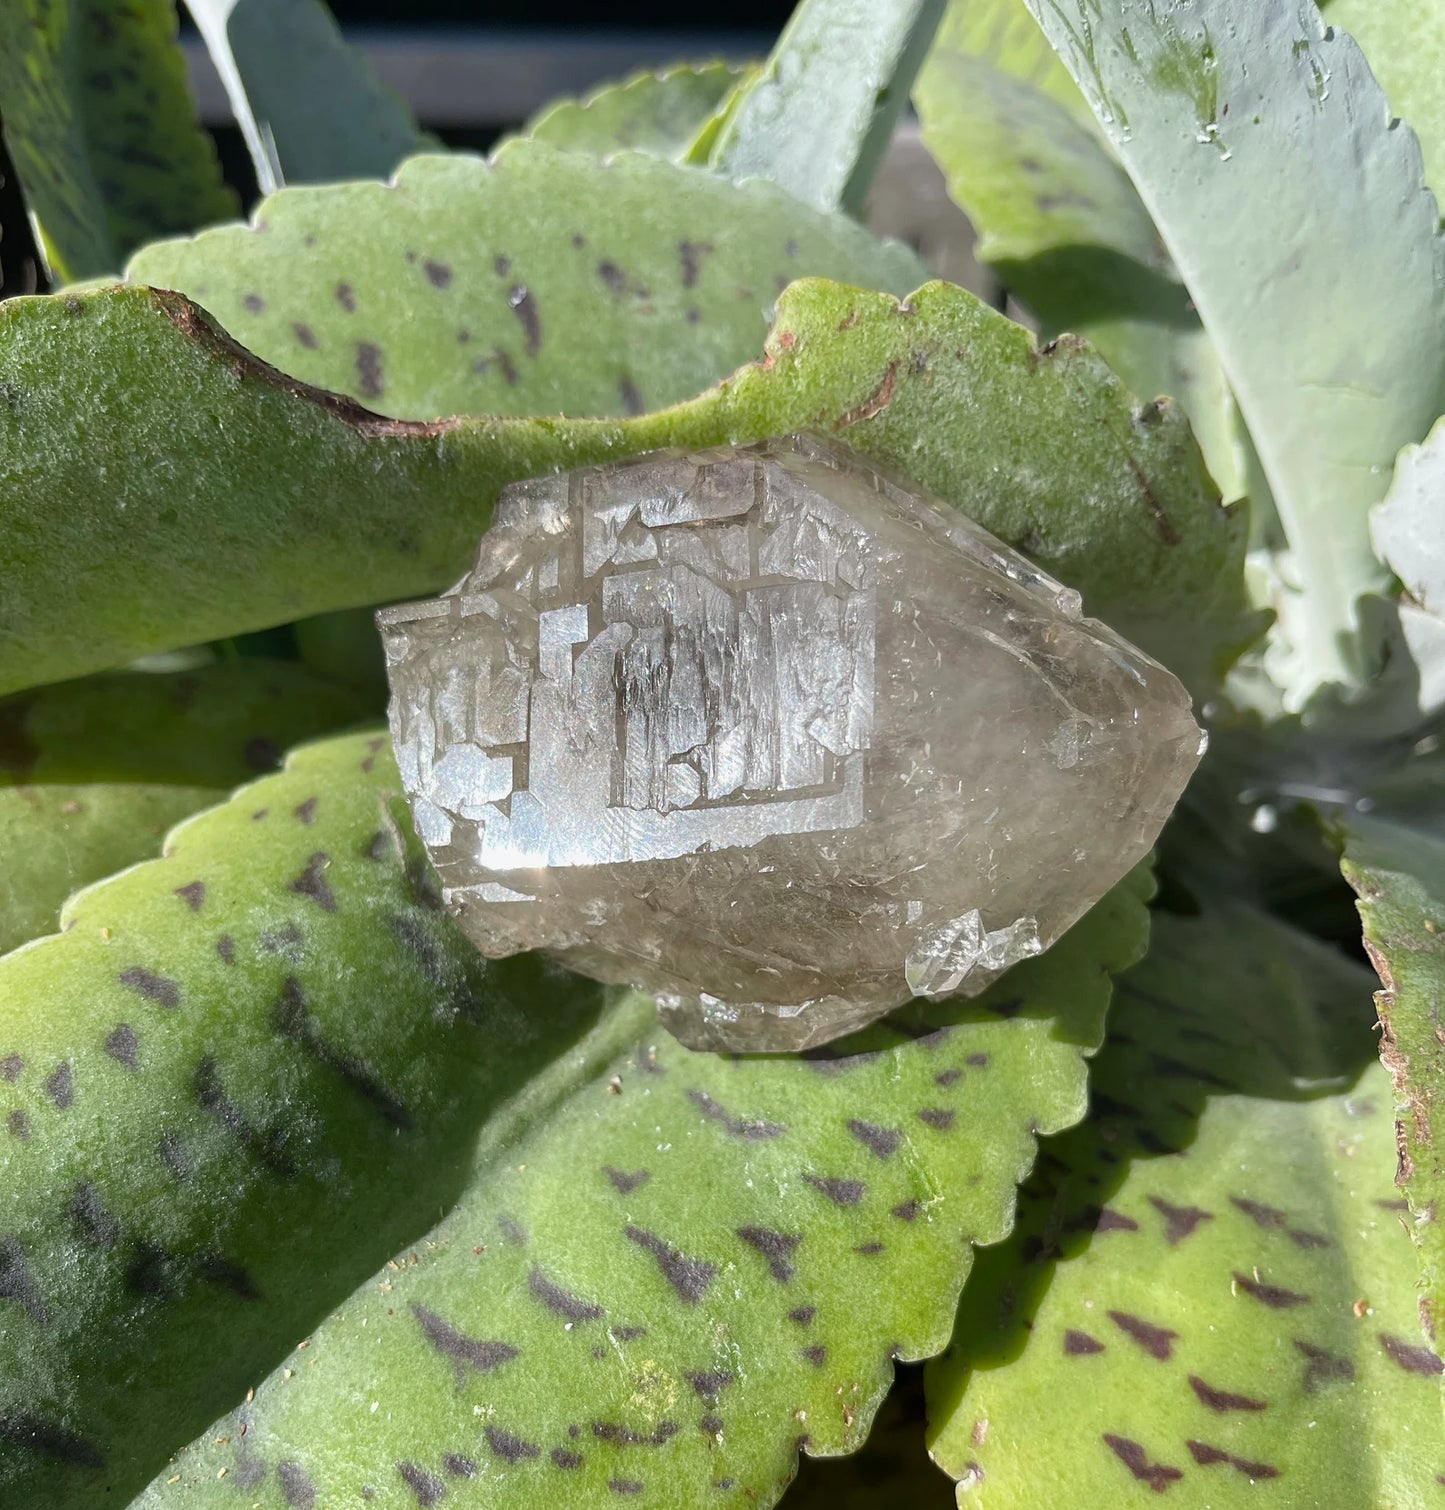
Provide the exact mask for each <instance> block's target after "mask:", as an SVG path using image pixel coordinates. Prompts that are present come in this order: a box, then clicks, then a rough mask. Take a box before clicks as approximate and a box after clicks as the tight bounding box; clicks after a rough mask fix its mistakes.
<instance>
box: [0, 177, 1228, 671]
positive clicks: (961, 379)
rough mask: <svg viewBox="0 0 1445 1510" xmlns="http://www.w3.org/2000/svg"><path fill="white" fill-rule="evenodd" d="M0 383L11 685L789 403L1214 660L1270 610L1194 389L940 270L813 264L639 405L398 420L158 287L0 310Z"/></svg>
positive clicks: (1181, 659) (349, 601) (408, 547)
mask: <svg viewBox="0 0 1445 1510" xmlns="http://www.w3.org/2000/svg"><path fill="white" fill-rule="evenodd" d="M632 161H636V162H642V161H644V159H641V158H636V159H632ZM664 166H665V165H664ZM604 171H605V170H604ZM298 192H300V191H298ZM381 192H385V191H381ZM799 213H800V214H801V213H803V212H799ZM860 234H861V233H860ZM543 318H544V319H545V313H544V316H543ZM559 344H560V343H559ZM558 366H559V368H561V367H565V363H562V362H561V361H560V360H559V362H558ZM79 373H84V375H85V381H84V384H81V383H80V382H79V381H78V380H77V378H76V375H77V374H79ZM0 382H3V383H4V384H5V385H6V390H5V391H7V392H10V393H13V394H15V395H17V396H18V397H17V400H16V402H15V403H13V404H12V405H10V406H6V407H0V492H3V495H4V496H5V498H6V500H7V505H6V512H5V514H4V516H3V518H0V575H3V577H4V580H5V583H6V592H5V594H4V596H3V598H0V688H3V689H5V690H8V689H13V688H15V687H21V686H25V685H33V684H35V683H38V682H43V681H47V680H53V679H56V678H59V677H64V676H71V675H77V674H79V673H81V672H84V671H88V670H91V669H95V668H96V667H98V666H101V665H105V664H106V663H116V662H120V661H124V660H127V659H130V658H133V657H135V656H137V655H142V654H145V653H147V652H150V651H155V650H160V649H164V648H166V647H170V646H176V645H182V644H193V643H196V642H197V641H199V640H204V639H211V638H217V637H220V636H223V635H228V634H235V633H238V632H240V631H242V630H246V629H257V628H261V627H263V626H265V625H267V624H274V623H278V622H282V621H286V620H290V619H294V618H296V617H297V616H298V615H299V614H308V613H320V612H325V611H329V610H333V609H339V608H344V607H348V606H360V605H362V604H366V603H375V602H380V601H384V600H387V599H395V598H399V597H402V596H405V595H416V594H419V593H425V592H435V591H438V590H440V589H442V588H444V587H446V586H447V585H449V584H450V583H451V582H453V581H455V580H456V578H457V577H458V576H459V575H461V573H462V572H463V571H465V570H466V568H467V566H468V564H469V562H470V560H471V557H472V555H473V552H474V549H475V541H476V537H477V536H478V535H479V534H480V533H481V531H482V530H483V529H484V528H485V527H486V525H487V522H488V518H489V516H490V512H491V505H492V500H493V499H494V497H495V496H496V492H497V489H498V488H499V487H500V486H501V485H502V484H503V483H504V482H507V481H509V480H511V479H514V478H519V477H528V476H535V475H536V474H537V473H539V472H544V471H547V470H548V469H550V468H555V467H565V466H578V465H583V464H587V463H592V462H598V461H603V460H608V459H613V458H620V457H623V456H628V455H633V454H636V453H637V452H640V451H646V450H651V449H656V448H657V447H660V446H669V445H680V446H693V447H702V446H710V445H718V444H721V443H725V442H730V441H744V440H749V439H759V438H763V437H766V436H769V435H779V434H784V433H787V432H788V431H791V430H798V429H816V430H822V431H825V432H831V433H833V434H834V435H836V436H838V437H839V438H841V439H845V440H846V441H847V442H848V443H849V444H851V445H852V446H854V447H855V448H856V449H857V450H858V451H860V452H861V453H862V454H864V455H866V456H867V457H869V458H870V459H871V460H873V461H874V462H876V463H878V464H881V465H883V466H885V467H889V468H892V469H894V470H897V471H899V472H902V473H904V474H905V475H907V476H910V477H911V478H912V479H913V480H914V481H915V482H917V483H918V484H920V485H922V486H923V487H925V488H929V489H931V490H932V491H933V492H934V493H936V494H937V495H938V496H939V497H940V498H942V499H945V500H947V501H948V502H950V503H952V504H954V505H955V506H957V507H959V508H960V509H962V510H963V511H964V512H965V513H966V514H968V515H969V516H970V517H972V518H974V519H976V520H978V521H979V522H980V523H982V524H983V525H985V526H986V527H987V528H989V529H991V530H993V531H994V533H995V534H997V535H999V536H1001V537H1002V538H1003V539H1005V540H1007V541H1009V542H1010V543H1011V544H1014V545H1016V546H1019V547H1020V548H1022V549H1023V550H1024V551H1026V552H1027V553H1028V554H1029V555H1031V556H1032V557H1034V558H1035V559H1036V560H1037V561H1038V562H1039V564H1040V565H1042V566H1043V567H1044V568H1045V569H1046V570H1048V571H1051V572H1053V573H1054V574H1055V575H1056V576H1058V577H1060V578H1061V579H1062V580H1064V581H1066V582H1068V583H1069V584H1070V585H1072V586H1074V587H1076V588H1078V589H1079V590H1080V591H1081V592H1082V593H1083V594H1084V596H1085V602H1086V606H1087V607H1088V609H1089V611H1090V612H1091V613H1094V614H1095V615H1097V616H1098V617H1100V618H1103V619H1104V620H1106V621H1107V622H1110V623H1112V624H1113V625H1114V626H1115V627H1116V628H1117V629H1119V630H1120V631H1121V632H1123V633H1125V634H1127V635H1130V636H1131V637H1132V638H1134V639H1135V640H1137V641H1138V643H1140V644H1141V645H1143V646H1144V647H1145V648H1146V649H1148V650H1150V651H1152V653H1154V654H1155V655H1157V656H1159V657H1160V658H1161V659H1163V660H1164V661H1166V662H1167V663H1168V664H1169V665H1171V666H1172V667H1173V668H1174V669H1175V670H1176V671H1179V672H1180V673H1181V674H1183V675H1184V676H1185V677H1186V678H1189V679H1192V680H1193V681H1195V682H1196V683H1198V684H1205V683H1207V682H1208V680H1209V677H1210V674H1211V672H1212V671H1213V670H1214V669H1216V668H1217V666H1218V665H1219V663H1220V662H1221V661H1222V660H1224V659H1227V658H1228V648H1229V647H1232V646H1236V645H1238V644H1240V643H1241V642H1242V641H1243V640H1246V639H1248V638H1249V637H1250V635H1251V633H1252V632H1253V629H1254V625H1253V623H1252V622H1251V621H1250V619H1249V618H1248V616H1247V614H1246V611H1245V608H1244V599H1243V585H1242V556H1243V547H1244V541H1243V535H1242V530H1241V527H1240V521H1239V519H1238V518H1237V517H1236V516H1232V515H1229V514H1227V513H1226V512H1225V511H1223V510H1222V509H1221V508H1220V507H1219V504H1218V499H1217V495H1216V494H1215V493H1214V491H1213V489H1212V487H1211V486H1210V484H1209V481H1208V478H1207V476H1206V474H1205V471H1204V468H1203V465H1202V463H1201V462H1200V459H1199V455H1198V452H1197V450H1196V448H1195V446H1194V443H1193V440H1192V438H1191V437H1190V435H1189V433H1188V429H1187V426H1186V425H1185V424H1184V422H1183V420H1182V418H1181V417H1180V416H1179V415H1178V413H1177V412H1176V411H1174V410H1173V409H1172V408H1171V407H1169V406H1168V405H1164V406H1159V405H1146V406H1144V407H1143V408H1142V409H1141V408H1139V407H1137V406H1136V405H1135V404H1134V403H1133V401H1132V399H1131V398H1130V397H1129V395H1128V394H1127V393H1125V392H1124V391H1123V389H1122V388H1121V387H1120V385H1119V383H1118V381H1117V379H1116V378H1114V377H1113V375H1112V374H1111V373H1110V372H1109V371H1108V369H1107V368H1106V367H1105V366H1104V364H1103V363H1102V362H1101V361H1100V360H1099V359H1098V358H1097V357H1096V356H1094V355H1093V353H1092V352H1090V351H1089V350H1088V348H1087V347H1086V346H1085V345H1084V344H1083V343H1082V342H1078V341H1064V342H1060V343H1058V344H1056V345H1055V346H1053V347H1052V348H1049V349H1047V350H1043V351H1041V350H1039V349H1038V348H1037V347H1036V346H1035V345H1034V343H1033V341H1032V338H1031V337H1030V336H1029V335H1028V333H1027V332H1026V331H1024V330H1022V329H1021V328H1020V327H1018V326H1017V325H1014V324H1013V323H1011V322H1010V321H1008V320H1005V319H1004V318H1003V317H1002V316H1001V315H999V314H997V313H995V312H994V311H993V310H990V309H988V308H987V307H986V306H984V305H982V304H980V303H979V302H978V300H976V299H975V298H974V297H973V296H972V295H970V294H967V293H965V292H964V291H963V290H961V289H957V288H953V287H951V286H949V285H947V284H930V285H927V286H926V287H924V288H923V289H921V290H920V291H919V292H918V293H917V294H915V295H914V296H912V297H911V298H910V299H909V300H907V301H906V302H904V303H902V304H900V303H899V302H898V301H897V300H895V299H893V298H891V297H888V296H887V295H883V294H871V293H865V292H862V291H860V290H858V289H852V288H847V287H843V286H841V285H836V284H830V283H825V282H821V281H813V280H807V281H803V282H800V283H798V284H796V285H795V286H793V287H792V288H791V289H789V291H788V292H787V293H786V294H785V295H784V296H783V297H782V298H781V299H780V300H779V302H778V312H777V319H776V325H775V328H774V331H773V334H772V336H771V338H770V340H769V343H768V347H767V351H766V353H765V355H764V357H763V359H762V361H761V362H759V363H753V364H751V365H749V366H747V367H745V368H743V369H742V370H741V371H740V372H739V373H737V374H736V375H735V376H734V377H733V378H731V379H730V380H728V381H727V382H725V383H723V384H721V385H719V386H718V387H717V388H715V389H712V390H711V391H709V392H707V393H704V394H703V395H701V396H700V397H699V398H697V399H694V400H693V401H691V402H689V403H685V404H679V405H677V406H675V407H674V408H672V409H667V410H663V411H662V412H660V413H657V414H652V415H648V416H645V417H642V418H638V419H632V420H627V421H610V420H575V421H563V420H556V419H499V418H478V419H461V420H452V421H446V422H441V423H435V424H406V423H403V422H399V421H386V420H379V419H377V418H376V417H375V416H373V415H370V414H367V413H365V412H364V411H360V410H357V409H355V408H353V407H352V406H350V405H348V404H347V403H345V402H344V401H342V400H340V399H337V398H336V397H334V396H333V395H328V394H319V393H316V392H314V391H311V390H308V389H305V388H303V387H301V386H300V385H298V384H296V383H293V382H290V381H288V380H285V379H283V378H281V377H280V376H279V375H278V374H277V373H275V372H274V371H271V370H270V369H268V368H266V367H264V366H262V365H261V364H259V363H257V362H256V361H255V360H254V359H253V358H251V357H250V356H249V355H248V354H247V353H246V352H244V351H242V350H240V349H239V348H238V347H237V346H235V344H234V343H233V342H231V341H229V340H228V339H227V338H226V337H225V336H224V335H223V334H222V333H220V332H219V331H217V330H215V329H214V327H212V326H211V325H210V323H209V322H208V321H206V320H205V319H204V318H203V317H202V316H201V315H200V314H199V313H198V312H197V311H196V310H195V309H194V308H193V307H192V306H190V305H189V304H188V303H186V301H185V300H183V299H182V298H180V297H179V296H178V295H174V294H165V293H159V292H156V291H153V290H148V289H122V290H118V291H106V292H96V293H91V294H87V295H83V296H70V297H69V298H66V299H57V298H51V299H30V300H12V301H10V302H9V303H7V304H6V305H4V306H3V307H0ZM101 467H103V468H104V473H103V476H104V479H105V481H104V486H103V488H97V486H96V478H97V476H98V475H101V474H100V472H99V469H100V468H101ZM121 503H123V504H124V507H123V508H122V507H120V505H121ZM98 576H101V577H103V579H104V580H105V582H106V584H107V590H106V591H105V592H104V593H97V592H91V591H88V590H86V586H85V584H86V583H87V582H89V581H91V580H93V579H95V578H96V577H98Z"/></svg>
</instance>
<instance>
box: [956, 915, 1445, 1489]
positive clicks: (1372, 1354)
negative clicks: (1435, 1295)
mask: <svg viewBox="0 0 1445 1510" xmlns="http://www.w3.org/2000/svg"><path fill="white" fill-rule="evenodd" d="M1371 984H1372V982H1371V980H1370V977H1369V974H1368V972H1366V971H1365V970H1363V969H1361V968H1360V967H1359V966H1357V965H1354V964H1352V963H1350V962H1349V961H1348V960H1346V959H1345V958H1344V956H1343V955H1341V954H1339V953H1337V952H1336V951H1334V950H1332V949H1328V948H1326V947H1325V946H1324V945H1322V944H1319V943H1317V942H1315V941H1314V940H1313V939H1311V938H1309V937H1308V936H1307V935H1304V934H1300V933H1296V932H1294V931H1292V930H1291V929H1289V928H1287V927H1285V926H1284V925H1282V924H1280V923H1278V922H1275V921H1272V920H1271V919H1269V918H1268V917H1267V916H1266V915H1265V914H1263V913H1259V912H1254V911H1252V910H1250V909H1248V908H1244V907H1239V906H1233V905H1227V904H1226V905H1221V906H1219V907H1217V908H1216V907H1209V908H1207V909H1206V910H1205V912H1204V913H1203V914H1202V915H1201V916H1197V917H1190V918H1183V917H1177V916H1171V915H1168V914H1158V913H1156V915H1155V918H1154V925H1153V931H1152V939H1151V947H1150V953H1149V955H1148V957H1147V958H1146V959H1145V961H1144V962H1143V963H1142V964H1141V965H1139V966H1137V967H1136V968H1135V969H1134V970H1133V971H1131V972H1130V973H1129V974H1128V975H1126V976H1124V977H1123V978H1122V979H1121V980H1120V981H1119V983H1118V987H1117V991H1116V999H1115V1004H1114V1006H1113V1008H1112V1009H1111V1013H1110V1024H1109V1040H1108V1042H1107V1043H1106V1045H1105V1048H1104V1050H1103V1052H1102V1053H1101V1054H1100V1055H1099V1056H1098V1058H1097V1060H1096V1061H1095V1063H1094V1067H1093V1070H1092V1073H1091V1076H1090V1080H1091V1087H1092V1093H1093V1114H1092V1116H1091V1117H1090V1119H1089V1121H1088V1122H1087V1123H1085V1124H1083V1125H1081V1126H1080V1127H1079V1128H1077V1129H1076V1130H1074V1131H1073V1132H1071V1133H1069V1134H1067V1135H1065V1136H1064V1137H1062V1138H1059V1139H1057V1140H1054V1141H1052V1142H1047V1143H1045V1144H1043V1145H1042V1146H1041V1148H1040V1154H1039V1163H1038V1168H1037V1170H1036V1172H1035V1174H1034V1175H1033V1176H1032V1178H1031V1179H1030V1180H1029V1182H1028V1183H1027V1185H1026V1186H1025V1187H1024V1190H1023V1191H1022V1192H1021V1196H1020V1211H1019V1221H1018V1226H1017V1228H1016V1230H1015V1232H1014V1233H1013V1235H1012V1236H1011V1237H1010V1238H1009V1240H1008V1241H1007V1242H1006V1243H1005V1244H1004V1245H1003V1246H1002V1247H1000V1248H998V1249H996V1250H993V1251H990V1252H988V1253H986V1254H983V1255H981V1256H980V1260H979V1263H978V1265H977V1266H976V1268H975V1272H974V1274H973V1276H972V1277H971V1278H970V1280H969V1284H968V1287H967V1289H966V1290H965V1292H964V1300H963V1304H962V1306H961V1307H960V1310H959V1316H958V1324H957V1327H956V1330H955V1333H954V1341H953V1344H952V1347H951V1349H950V1351H949V1352H948V1354H946V1355H945V1356H944V1358H942V1359H941V1360H939V1361H937V1362H936V1363H934V1364H931V1365H930V1366H929V1372H928V1392H929V1417H930V1432H931V1435H932V1439H933V1440H932V1450H933V1453H934V1456H935V1458H937V1460H938V1461H939V1462H940V1463H941V1464H942V1465H943V1466H944V1467H946V1468H947V1469H948V1470H949V1471H950V1472H951V1473H952V1474H953V1475H954V1476H955V1477H957V1478H958V1479H959V1481H960V1482H959V1503H960V1505H967V1506H972V1505H978V1506H981V1507H989V1510H1007V1507H1013V1506H1016V1507H1019V1510H1038V1507H1040V1506H1045V1505H1052V1504H1054V1503H1057V1502H1058V1498H1057V1497H1058V1493H1059V1485H1060V1484H1061V1483H1067V1485H1068V1491H1067V1492H1068V1497H1069V1501H1070V1502H1071V1503H1077V1504H1081V1505H1108V1506H1110V1507H1114V1506H1118V1507H1133V1506H1145V1505H1154V1504H1159V1503H1161V1502H1162V1503H1165V1504H1168V1505H1175V1506H1181V1507H1191V1510H1193V1507H1198V1510H1207V1507H1213V1510H1220V1507H1227V1506H1235V1505H1240V1506H1244V1505H1249V1506H1265V1507H1269V1506H1276V1507H1279V1510H1299V1507H1303V1506H1312V1505H1319V1506H1326V1505H1328V1506H1329V1507H1330V1510H1405V1507H1411V1510H1413V1507H1416V1506H1424V1505H1428V1504H1430V1503H1432V1502H1433V1500H1434V1498H1435V1497H1436V1496H1437V1495H1438V1492H1439V1489H1438V1483H1437V1478H1436V1476H1437V1474H1439V1473H1441V1472H1442V1470H1445V1441H1442V1437H1441V1432H1440V1404H1439V1382H1438V1377H1437V1376H1438V1374H1439V1372H1440V1369H1441V1364H1440V1361H1439V1359H1438V1358H1436V1356H1435V1355H1434V1353H1433V1352H1431V1351H1429V1350H1428V1349H1427V1348H1425V1347H1423V1346H1421V1341H1420V1336H1419V1332H1418V1329H1417V1326H1416V1322H1415V1316H1414V1307H1413V1304H1412V1296H1411V1286H1412V1281H1413V1278H1414V1272H1413V1271H1414V1261H1413V1257H1412V1254H1411V1252H1410V1244H1409V1239H1408V1238H1407V1237H1406V1235H1405V1233H1404V1232H1403V1231H1402V1230H1401V1221H1400V1216H1401V1213H1400V1212H1399V1211H1398V1210H1397V1209H1396V1208H1397V1206H1398V1205H1400V1204H1401V1203H1400V1202H1399V1201H1398V1198H1397V1194H1396V1192H1395V1190H1394V1188H1393V1186H1392V1184H1391V1174H1392V1172H1393V1165H1394V1147H1393V1138H1392V1129H1391V1098H1390V1088H1389V1084H1388V1080H1387V1078H1386V1076H1385V1075H1384V1073H1383V1071H1382V1070H1381V1069H1380V1068H1379V1066H1378V1064H1377V1063H1375V1062H1374V1054H1373V1044H1372V1035H1371V1031H1370V1024H1371V1020H1372V1015H1373V1014H1372V1010H1371V1003H1370V987H1371Z"/></svg>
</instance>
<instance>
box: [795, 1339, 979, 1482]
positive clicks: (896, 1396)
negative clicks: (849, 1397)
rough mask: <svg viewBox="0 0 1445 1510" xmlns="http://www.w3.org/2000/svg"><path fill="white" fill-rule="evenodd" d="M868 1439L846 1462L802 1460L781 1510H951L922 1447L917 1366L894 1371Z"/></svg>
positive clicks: (922, 1410)
mask: <svg viewBox="0 0 1445 1510" xmlns="http://www.w3.org/2000/svg"><path fill="white" fill-rule="evenodd" d="M895 1372H896V1374H897V1377H896V1379H895V1381H894V1384H893V1388H892V1389H890V1390H889V1391H888V1395H887V1398H886V1399H885V1400H884V1401H883V1404H882V1405H880V1406H879V1407H878V1414H877V1415H876V1416H875V1417H874V1419H873V1425H872V1427H871V1428H870V1430H869V1432H868V1440H867V1441H866V1442H865V1443H864V1444H863V1446H862V1447H860V1448H859V1449H858V1451H857V1452H855V1453H853V1454H852V1455H851V1456H849V1457H846V1458H810V1457H804V1458H802V1459H801V1460H800V1462H799V1463H798V1476H797V1478H795V1479H794V1480H793V1482H792V1483H791V1484H790V1485H789V1486H788V1490H787V1493H786V1494H785V1495H784V1496H783V1505H784V1507H785V1510H889V1507H892V1506H900V1507H903V1506H906V1507H907V1510H953V1506H954V1497H953V1483H952V1480H950V1479H949V1478H947V1477H946V1476H945V1475H944V1474H943V1473H941V1472H940V1471H939V1469H938V1467H937V1465H936V1464H935V1463H934V1462H933V1460H932V1459H931V1458H930V1457H929V1456H928V1449H927V1447H926V1446H925V1445H924V1428H925V1426H926V1425H927V1409H926V1406H925V1402H924V1395H923V1368H922V1367H921V1366H919V1365H912V1366H910V1365H904V1366H903V1367H901V1368H899V1369H897V1370H896V1371H895Z"/></svg>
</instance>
